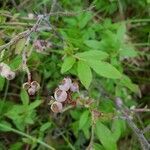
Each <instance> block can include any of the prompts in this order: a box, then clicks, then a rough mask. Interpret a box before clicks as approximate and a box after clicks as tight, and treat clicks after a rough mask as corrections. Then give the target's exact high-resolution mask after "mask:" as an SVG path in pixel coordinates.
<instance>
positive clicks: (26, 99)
mask: <svg viewBox="0 0 150 150" xmlns="http://www.w3.org/2000/svg"><path fill="white" fill-rule="evenodd" d="M20 97H21V101H22V103H23V105H28V104H29V95H28V93H27V91H26V90H24V89H22V90H21V93H20Z"/></svg>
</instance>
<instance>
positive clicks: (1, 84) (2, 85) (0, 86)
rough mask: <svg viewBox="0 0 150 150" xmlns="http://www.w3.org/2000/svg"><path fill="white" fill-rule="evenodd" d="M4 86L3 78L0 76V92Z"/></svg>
mask: <svg viewBox="0 0 150 150" xmlns="http://www.w3.org/2000/svg"><path fill="white" fill-rule="evenodd" d="M4 85H5V78H3V77H1V76H0V91H2V90H3V87H4Z"/></svg>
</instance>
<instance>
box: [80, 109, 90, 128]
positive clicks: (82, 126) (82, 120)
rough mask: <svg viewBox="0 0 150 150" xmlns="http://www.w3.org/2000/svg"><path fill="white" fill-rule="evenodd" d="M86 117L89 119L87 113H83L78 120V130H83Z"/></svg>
mask: <svg viewBox="0 0 150 150" xmlns="http://www.w3.org/2000/svg"><path fill="white" fill-rule="evenodd" d="M88 117H89V111H84V112H83V113H82V115H81V117H80V120H79V129H80V130H81V129H82V128H84V126H85V125H86V123H87V121H88Z"/></svg>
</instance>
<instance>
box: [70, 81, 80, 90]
mask: <svg viewBox="0 0 150 150" xmlns="http://www.w3.org/2000/svg"><path fill="white" fill-rule="evenodd" d="M70 90H71V91H72V92H78V91H79V85H78V83H77V82H73V83H72V84H71V86H70Z"/></svg>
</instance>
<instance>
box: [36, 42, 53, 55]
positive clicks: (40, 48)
mask: <svg viewBox="0 0 150 150" xmlns="http://www.w3.org/2000/svg"><path fill="white" fill-rule="evenodd" d="M33 45H34V47H35V49H36V52H39V53H41V52H44V51H45V49H46V48H50V47H51V46H52V44H51V43H50V42H47V41H45V40H36V41H34V44H33Z"/></svg>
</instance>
